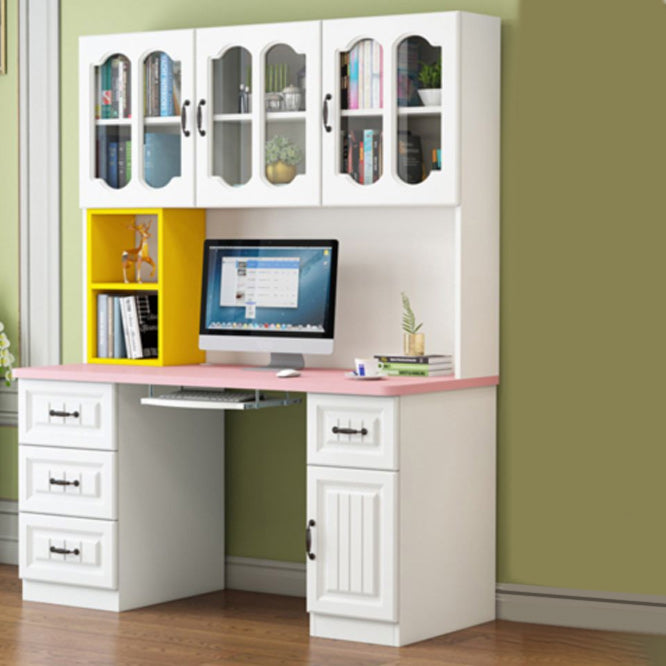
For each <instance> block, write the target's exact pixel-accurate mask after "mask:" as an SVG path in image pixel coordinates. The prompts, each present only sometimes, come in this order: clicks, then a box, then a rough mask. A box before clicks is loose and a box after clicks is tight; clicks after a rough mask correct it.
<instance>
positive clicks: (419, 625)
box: [306, 388, 495, 645]
mask: <svg viewBox="0 0 666 666" xmlns="http://www.w3.org/2000/svg"><path fill="white" fill-rule="evenodd" d="M307 413H308V424H307V433H308V442H307V451H308V454H307V455H308V482H307V516H306V535H307V536H306V544H307V557H308V559H307V607H308V611H309V613H310V630H311V634H312V635H313V636H321V637H325V638H338V639H347V640H357V641H362V642H369V643H381V644H385V645H406V644H408V643H413V642H415V641H418V640H423V639H425V638H431V637H433V636H437V635H440V634H443V633H447V632H450V631H455V630H457V629H461V628H463V627H467V626H470V625H473V624H478V623H480V622H485V621H489V620H492V619H493V618H494V616H495V508H494V507H495V389H494V388H483V389H474V390H467V391H446V392H440V393H430V394H423V395H415V396H401V397H395V398H386V397H360V396H341V395H318V394H310V395H309V396H308V409H307Z"/></svg>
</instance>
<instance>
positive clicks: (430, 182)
mask: <svg viewBox="0 0 666 666" xmlns="http://www.w3.org/2000/svg"><path fill="white" fill-rule="evenodd" d="M460 22H461V18H460V13H459V12H448V13H446V14H441V13H439V14H411V15H404V16H387V17H372V18H362V19H340V20H330V21H324V22H323V33H322V34H323V40H322V41H323V51H322V67H323V69H322V71H323V77H322V78H323V91H322V94H323V96H324V97H323V99H324V109H325V111H324V120H325V121H326V119H328V122H327V123H325V124H326V128H325V132H324V138H323V145H322V157H323V162H322V201H323V204H324V205H327V206H335V205H343V206H346V205H350V204H352V205H363V204H367V205H387V204H389V205H390V204H409V205H414V204H424V205H433V204H439V205H441V204H445V205H455V204H457V203H458V201H459V170H460V164H459V160H460V157H459V152H460V136H459V135H460V122H459V106H460V92H459V91H460V71H459V69H460V57H459V49H460ZM424 63H425V64H427V65H428V66H429V70H428V71H429V73H430V74H433V73H434V74H435V77H436V71H435V70H436V69H437V67H438V66H440V65H441V77H440V78H441V80H440V81H434V82H433V83H432V84H429V85H433V84H434V85H439V88H438V89H437V92H436V93H435V97H436V98H437V97H439V99H435V101H434V103H432V104H430V103H429V104H428V105H425V104H424V102H422V101H421V96H420V94H419V87H420V83H419V74H420V70H421V68H422V66H423V64H424ZM433 65H434V66H435V67H434V68H433Z"/></svg>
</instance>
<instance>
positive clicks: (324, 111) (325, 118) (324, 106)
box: [321, 93, 333, 132]
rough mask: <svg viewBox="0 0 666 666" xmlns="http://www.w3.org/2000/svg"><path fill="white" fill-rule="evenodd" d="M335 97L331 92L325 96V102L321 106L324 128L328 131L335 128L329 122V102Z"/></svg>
mask: <svg viewBox="0 0 666 666" xmlns="http://www.w3.org/2000/svg"><path fill="white" fill-rule="evenodd" d="M332 99H333V95H331V94H330V93H329V94H327V95H326V97H324V103H323V104H322V108H321V118H322V120H323V121H324V129H325V130H326V131H327V132H330V131H331V130H332V129H333V128H332V127H331V126H330V125H329V124H328V103H329V102H330V101H331V100H332Z"/></svg>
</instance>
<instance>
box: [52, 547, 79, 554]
mask: <svg viewBox="0 0 666 666" xmlns="http://www.w3.org/2000/svg"><path fill="white" fill-rule="evenodd" d="M49 551H50V552H52V553H58V555H78V554H79V553H80V552H81V551H80V550H79V549H78V548H74V550H68V549H67V548H56V547H55V546H51V547H50V548H49Z"/></svg>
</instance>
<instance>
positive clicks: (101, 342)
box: [97, 294, 109, 358]
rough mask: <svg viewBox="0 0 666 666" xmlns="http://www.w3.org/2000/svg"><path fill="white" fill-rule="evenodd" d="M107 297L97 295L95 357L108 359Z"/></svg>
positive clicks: (105, 295)
mask: <svg viewBox="0 0 666 666" xmlns="http://www.w3.org/2000/svg"><path fill="white" fill-rule="evenodd" d="M107 300H108V296H107V294H97V357H98V358H108V357H109V348H108V336H107V331H108V323H107V317H108V313H109V310H108V306H107Z"/></svg>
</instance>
